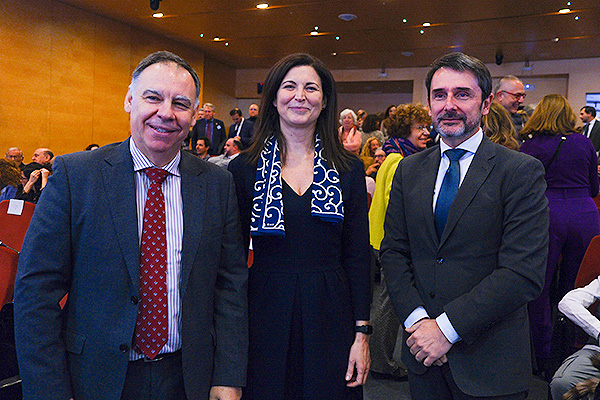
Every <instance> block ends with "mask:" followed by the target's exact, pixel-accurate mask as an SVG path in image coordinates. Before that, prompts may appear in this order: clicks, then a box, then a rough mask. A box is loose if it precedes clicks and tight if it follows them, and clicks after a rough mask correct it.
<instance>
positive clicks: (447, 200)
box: [435, 149, 467, 237]
mask: <svg viewBox="0 0 600 400" xmlns="http://www.w3.org/2000/svg"><path fill="white" fill-rule="evenodd" d="M466 152H467V151H466V150H463V149H449V150H446V151H445V152H444V154H446V156H447V157H448V158H449V159H450V166H449V167H448V170H446V175H444V180H443V181H442V187H441V188H440V194H439V195H438V198H437V203H436V204H435V227H436V229H437V233H438V236H440V237H441V236H442V232H444V227H445V226H446V220H447V219H448V212H449V211H450V206H451V205H452V202H453V201H454V198H455V197H456V193H457V192H458V184H459V182H460V164H459V162H458V160H460V159H461V157H462V156H463V155H464V154H465V153H466Z"/></svg>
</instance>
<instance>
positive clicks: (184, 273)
mask: <svg viewBox="0 0 600 400" xmlns="http://www.w3.org/2000/svg"><path fill="white" fill-rule="evenodd" d="M187 155H188V154H186V153H182V154H181V163H180V165H179V170H180V172H181V195H182V198H183V246H182V248H183V254H182V262H181V265H182V270H181V278H180V279H181V284H180V291H181V297H182V298H183V295H184V293H185V288H186V286H187V282H188V279H189V277H190V272H191V270H192V266H193V265H194V258H195V255H196V254H197V253H198V247H199V246H200V242H201V234H202V225H203V224H202V221H204V216H205V214H206V202H207V200H208V199H207V192H206V188H207V182H206V176H207V174H206V173H203V172H204V167H203V165H202V164H200V163H195V162H192V161H193V160H192V159H190V158H189V157H186V156H187ZM190 157H192V156H190Z"/></svg>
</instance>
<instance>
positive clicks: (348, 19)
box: [338, 14, 358, 22]
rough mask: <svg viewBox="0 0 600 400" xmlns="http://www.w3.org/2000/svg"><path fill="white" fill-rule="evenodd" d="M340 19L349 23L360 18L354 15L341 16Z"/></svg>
mask: <svg viewBox="0 0 600 400" xmlns="http://www.w3.org/2000/svg"><path fill="white" fill-rule="evenodd" d="M338 18H339V19H341V20H344V21H346V22H347V21H352V20H353V19H356V18H358V17H357V16H356V15H354V14H340V15H338Z"/></svg>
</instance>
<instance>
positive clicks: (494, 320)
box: [380, 53, 548, 400]
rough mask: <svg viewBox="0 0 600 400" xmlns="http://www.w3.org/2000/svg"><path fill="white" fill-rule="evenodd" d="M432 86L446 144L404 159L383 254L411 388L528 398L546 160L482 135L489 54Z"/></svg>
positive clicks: (430, 394) (428, 395) (432, 75)
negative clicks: (531, 316) (401, 328)
mask: <svg viewBox="0 0 600 400" xmlns="http://www.w3.org/2000/svg"><path fill="white" fill-rule="evenodd" d="M426 86H427V90H428V104H429V109H430V115H431V117H432V120H433V124H434V127H435V129H436V131H437V132H439V133H440V135H441V141H440V144H439V145H438V146H435V147H433V148H430V149H427V150H426V151H423V152H421V153H418V154H415V155H413V156H411V157H408V158H406V159H405V160H402V162H400V164H399V166H398V169H397V171H396V174H395V177H394V182H393V185H392V190H391V193H390V201H389V206H388V209H387V215H386V220H385V238H384V239H383V242H382V244H381V251H380V255H381V262H382V265H383V268H384V270H385V276H386V283H387V286H388V290H389V294H390V298H391V299H392V302H393V304H394V308H395V309H396V312H397V313H398V316H399V318H400V321H402V323H403V325H404V327H405V333H404V348H403V352H402V359H403V361H404V363H405V364H406V366H407V367H408V369H409V388H410V391H411V395H412V397H413V398H414V399H436V400H439V399H474V398H477V399H479V398H502V399H524V398H525V397H526V394H527V393H526V392H527V389H528V385H529V378H528V377H529V374H530V370H531V364H530V350H529V326H528V316H527V307H526V306H527V302H529V301H530V300H532V299H534V298H535V297H536V296H538V295H539V293H540V292H541V290H542V286H543V283H544V270H545V265H546V256H547V244H548V210H547V200H546V197H545V194H544V191H545V182H544V169H543V166H542V164H541V163H540V162H539V161H537V160H535V159H534V158H532V157H529V156H527V155H524V154H521V153H517V152H515V151H512V150H509V149H507V148H505V147H502V146H499V145H496V144H494V143H492V142H490V141H489V140H488V139H487V138H486V137H485V135H484V134H483V132H482V130H481V128H480V122H481V117H482V115H484V114H487V112H488V111H489V107H490V103H491V102H492V97H493V96H492V95H491V89H492V84H491V76H490V73H489V71H488V69H487V68H486V66H485V64H483V63H482V62H481V61H479V60H477V59H475V58H472V57H469V56H466V55H464V54H462V53H452V54H449V55H446V56H444V57H442V58H440V59H438V60H436V61H435V62H434V63H433V64H432V68H431V70H430V71H429V73H428V75H427V79H426ZM452 188H454V189H453V190H452Z"/></svg>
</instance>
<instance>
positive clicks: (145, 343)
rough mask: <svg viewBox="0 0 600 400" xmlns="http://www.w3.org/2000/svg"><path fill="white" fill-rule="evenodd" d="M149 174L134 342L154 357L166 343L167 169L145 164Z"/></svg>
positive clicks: (138, 347)
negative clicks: (165, 190) (164, 193)
mask: <svg viewBox="0 0 600 400" xmlns="http://www.w3.org/2000/svg"><path fill="white" fill-rule="evenodd" d="M144 172H146V175H148V178H150V181H151V184H150V188H149V189H148V197H147V199H146V208H145V209H144V229H143V231H142V243H141V245H140V298H141V300H140V305H139V308H138V315H137V320H136V323H135V338H134V345H135V348H136V350H137V351H138V352H139V353H143V354H144V355H145V356H146V357H148V358H150V359H154V357H156V356H157V355H158V352H159V351H160V349H162V347H163V346H164V345H165V343H167V339H168V336H169V322H168V319H167V316H168V313H167V235H166V222H165V197H164V195H163V192H162V183H163V181H164V180H165V178H166V177H167V176H168V175H169V172H167V171H165V170H164V169H160V168H148V169H146V170H145V171H144Z"/></svg>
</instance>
